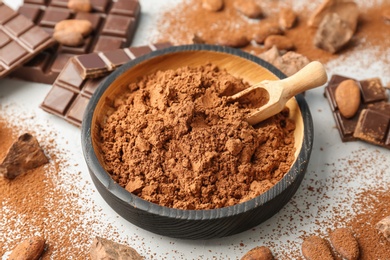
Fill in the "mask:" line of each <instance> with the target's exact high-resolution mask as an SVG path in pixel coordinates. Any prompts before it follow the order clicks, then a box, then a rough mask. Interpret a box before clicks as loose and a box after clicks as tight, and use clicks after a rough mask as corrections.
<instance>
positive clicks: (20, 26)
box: [4, 15, 34, 37]
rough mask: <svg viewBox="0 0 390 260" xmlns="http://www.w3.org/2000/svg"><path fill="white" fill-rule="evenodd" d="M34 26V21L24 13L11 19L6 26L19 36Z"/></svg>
mask: <svg viewBox="0 0 390 260" xmlns="http://www.w3.org/2000/svg"><path fill="white" fill-rule="evenodd" d="M33 26H34V23H33V22H32V21H31V20H30V19H28V18H26V17H25V16H23V15H18V16H16V17H15V18H13V19H11V20H9V21H8V22H7V23H6V24H4V27H5V28H7V30H8V31H9V32H10V33H11V34H12V35H15V36H17V37H19V36H20V35H21V34H23V33H24V32H25V31H27V30H28V29H30V28H31V27H33Z"/></svg>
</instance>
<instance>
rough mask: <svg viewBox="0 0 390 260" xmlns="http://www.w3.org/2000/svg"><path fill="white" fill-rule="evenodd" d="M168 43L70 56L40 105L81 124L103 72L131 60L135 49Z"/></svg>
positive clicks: (161, 44)
mask: <svg viewBox="0 0 390 260" xmlns="http://www.w3.org/2000/svg"><path fill="white" fill-rule="evenodd" d="M169 46H171V44H170V43H160V44H151V45H147V46H141V47H131V48H124V49H117V50H113V51H105V52H99V53H90V54H85V55H80V56H74V57H72V58H70V59H69V60H68V62H67V63H66V65H65V67H64V68H63V69H62V71H61V72H60V74H59V76H58V77H57V79H56V80H55V82H54V84H53V87H52V89H51V90H50V91H49V93H48V94H47V96H46V97H45V99H44V101H43V102H42V104H41V106H40V107H41V108H42V109H43V110H45V111H46V112H49V113H52V114H54V115H57V116H59V117H62V118H64V119H65V120H66V121H68V122H70V123H72V124H74V125H76V126H81V123H82V119H83V115H84V111H85V108H86V106H87V104H88V101H89V99H90V98H91V96H92V95H93V93H94V92H95V90H96V89H97V88H98V86H99V84H100V83H101V82H102V81H103V80H104V79H105V77H103V76H102V75H103V74H104V75H105V76H106V75H108V74H109V73H110V72H112V71H113V70H115V69H116V68H118V67H119V66H121V65H123V64H124V63H126V62H128V61H130V60H133V59H135V58H136V57H138V56H139V55H140V54H141V52H139V50H142V53H143V54H146V53H149V52H151V51H154V50H158V49H163V48H166V47H169ZM133 51H134V52H133ZM98 64H99V66H97V65H98ZM102 72H104V73H102ZM97 75H98V76H97ZM83 76H85V77H83Z"/></svg>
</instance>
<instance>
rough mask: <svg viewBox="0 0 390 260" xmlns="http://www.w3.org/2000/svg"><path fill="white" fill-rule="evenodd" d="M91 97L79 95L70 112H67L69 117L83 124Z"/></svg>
mask: <svg viewBox="0 0 390 260" xmlns="http://www.w3.org/2000/svg"><path fill="white" fill-rule="evenodd" d="M88 102H89V99H88V98H87V97H84V96H82V95H78V96H77V98H76V99H75V101H74V102H73V104H72V106H71V107H70V108H69V110H68V113H67V114H66V116H67V118H68V119H70V120H71V121H74V123H76V124H78V125H81V122H82V121H83V116H84V111H85V108H86V107H87V105H88Z"/></svg>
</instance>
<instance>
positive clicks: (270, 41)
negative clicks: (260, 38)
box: [264, 35, 295, 50]
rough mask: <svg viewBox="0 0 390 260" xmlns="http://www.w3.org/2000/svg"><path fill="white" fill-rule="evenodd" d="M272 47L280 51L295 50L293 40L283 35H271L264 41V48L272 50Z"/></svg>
mask: <svg viewBox="0 0 390 260" xmlns="http://www.w3.org/2000/svg"><path fill="white" fill-rule="evenodd" d="M272 46H276V48H278V50H291V49H294V47H295V46H294V43H293V42H292V40H290V39H289V38H287V37H286V36H283V35H270V36H268V37H267V38H266V39H265V41H264V47H265V48H266V49H271V48H272Z"/></svg>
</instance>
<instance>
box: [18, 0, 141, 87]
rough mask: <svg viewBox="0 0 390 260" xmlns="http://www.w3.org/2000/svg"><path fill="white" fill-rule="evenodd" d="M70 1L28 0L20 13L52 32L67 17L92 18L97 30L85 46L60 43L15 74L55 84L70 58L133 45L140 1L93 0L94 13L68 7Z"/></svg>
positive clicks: (23, 77) (89, 37)
mask: <svg viewBox="0 0 390 260" xmlns="http://www.w3.org/2000/svg"><path fill="white" fill-rule="evenodd" d="M67 2H68V1H67V0H25V1H24V4H23V5H22V6H21V7H20V8H19V12H20V13H21V14H23V15H25V16H26V17H27V18H29V19H31V21H33V23H35V24H36V25H38V26H39V27H41V28H42V29H44V30H45V31H46V32H47V33H49V34H50V35H52V34H53V32H54V27H55V25H56V24H57V23H58V22H60V21H62V20H65V19H82V20H88V21H90V22H91V24H92V28H93V31H92V33H91V35H89V36H88V37H87V38H86V39H85V42H84V44H83V45H81V46H77V47H69V46H64V45H60V44H57V45H55V46H53V47H52V48H49V49H46V50H45V51H43V52H42V53H40V54H39V55H38V56H37V57H36V58H34V59H33V60H32V61H31V62H29V63H27V64H25V65H24V66H23V67H22V68H20V69H18V70H16V71H15V72H14V73H12V75H11V76H13V77H17V78H20V79H24V80H27V81H33V82H39V83H46V84H52V83H53V82H54V80H55V79H56V78H57V77H58V75H59V73H60V72H61V70H62V68H63V67H64V66H65V64H66V62H67V61H68V59H69V58H71V57H74V56H75V55H81V54H88V53H92V52H100V51H107V50H116V49H121V48H125V47H127V46H129V45H130V44H131V42H132V38H133V36H134V33H135V30H136V26H137V24H138V21H139V17H140V13H141V12H140V4H139V1H138V0H91V4H92V11H91V12H90V13H85V12H74V11H73V10H70V9H68V7H67Z"/></svg>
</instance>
